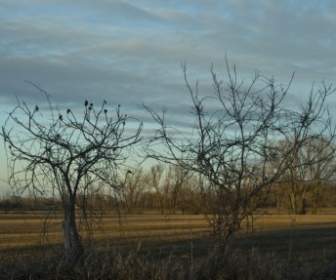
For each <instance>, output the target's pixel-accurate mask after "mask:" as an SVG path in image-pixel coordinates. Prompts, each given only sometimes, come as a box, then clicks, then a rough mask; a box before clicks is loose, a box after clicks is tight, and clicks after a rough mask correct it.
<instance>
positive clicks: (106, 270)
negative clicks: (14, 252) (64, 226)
mask: <svg viewBox="0 0 336 280" xmlns="http://www.w3.org/2000/svg"><path fill="white" fill-rule="evenodd" d="M59 260H60V258H59V256H53V257H47V258H43V257H37V258H34V259H33V260H32V259H31V258H26V259H21V260H20V259H19V258H13V261H8V259H7V260H4V259H3V260H2V262H1V263H2V265H0V279H60V280H61V279H88V280H89V279H125V280H128V279H131V280H138V279H148V280H152V279H153V280H154V279H157V280H170V279H171V280H173V279H174V280H175V279H176V280H179V279H190V280H191V279H228V280H231V279H236V280H240V279H246V280H272V279H274V280H277V279H279V280H280V279H298V280H299V279H300V280H303V279H316V280H318V279H336V274H334V272H336V271H335V270H333V268H334V267H333V266H330V263H329V262H328V259H327V258H321V261H320V263H319V264H314V265H313V264H310V263H307V262H304V261H301V260H300V259H299V258H296V259H295V258H288V259H285V260H284V259H281V258H279V257H277V256H276V255H275V254H260V253H259V252H258V251H257V250H254V249H253V250H249V251H241V250H233V249H229V250H226V251H222V250H220V249H218V248H216V247H213V248H212V249H211V250H209V252H208V254H207V255H206V256H203V257H196V256H195V255H194V254H193V253H192V250H191V251H190V253H186V254H184V255H174V254H173V253H170V254H168V256H167V255H166V256H165V257H158V256H155V255H153V254H151V253H148V254H146V253H144V252H141V250H137V249H135V250H132V251H129V252H127V253H125V252H122V251H110V252H100V251H97V250H95V249H92V250H88V251H87V253H86V254H85V256H83V258H82V260H81V262H80V263H79V264H78V265H77V266H76V267H68V266H67V265H66V263H64V262H62V261H59Z"/></svg>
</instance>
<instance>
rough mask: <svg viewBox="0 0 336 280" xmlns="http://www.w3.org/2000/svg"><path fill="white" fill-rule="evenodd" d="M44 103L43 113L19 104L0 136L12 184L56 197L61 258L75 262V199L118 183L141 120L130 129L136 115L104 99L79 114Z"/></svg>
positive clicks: (79, 248) (78, 244)
mask: <svg viewBox="0 0 336 280" xmlns="http://www.w3.org/2000/svg"><path fill="white" fill-rule="evenodd" d="M48 100H49V99H48ZM48 104H49V108H47V110H46V111H44V110H40V108H39V107H38V106H35V107H34V108H31V107H30V106H28V105H27V104H26V103H25V102H19V103H18V105H17V106H16V107H15V108H14V109H13V111H11V112H10V113H9V116H8V118H7V120H6V122H5V124H4V126H3V127H2V134H1V135H2V137H3V139H4V142H5V145H6V147H7V149H8V162H9V165H10V170H11V176H10V183H11V185H12V186H15V187H20V188H21V190H22V191H25V190H29V191H32V192H34V193H38V194H42V195H43V194H52V193H56V194H58V195H59V196H60V198H61V200H62V204H63V210H64V223H63V231H64V251H65V260H66V261H67V262H68V263H69V264H74V263H76V262H77V260H78V259H79V257H80V256H81V255H82V253H83V246H82V242H81V238H80V235H79V232H78V228H77V225H76V212H77V211H76V205H77V207H78V205H79V203H78V202H77V199H78V197H79V195H80V194H81V195H82V197H85V194H86V193H87V191H88V190H89V189H90V188H96V187H98V186H99V185H102V184H108V185H109V186H111V187H113V188H116V189H117V188H118V187H120V182H119V181H118V172H119V171H120V168H121V167H122V166H123V164H124V163H125V160H126V159H127V156H128V154H127V150H128V149H129V148H131V147H132V146H134V145H135V144H136V143H138V142H139V140H140V132H141V127H142V124H141V123H140V124H139V123H138V124H136V127H135V130H134V126H133V127H132V129H133V130H128V129H127V127H128V125H129V123H130V122H131V121H133V120H134V119H131V118H130V117H129V116H127V115H125V114H122V113H121V111H120V106H119V105H118V106H117V108H116V109H115V110H114V109H113V110H109V109H108V106H107V102H106V101H104V102H103V103H102V105H101V106H97V107H96V106H95V105H94V104H93V103H89V102H88V101H87V100H86V101H85V103H84V108H83V111H82V113H78V112H76V111H74V110H72V109H67V110H66V111H65V112H64V113H60V112H59V110H57V109H56V108H55V107H54V106H53V105H52V104H51V102H50V101H49V103H48ZM80 205H85V203H84V204H80Z"/></svg>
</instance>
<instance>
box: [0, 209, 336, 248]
mask: <svg viewBox="0 0 336 280" xmlns="http://www.w3.org/2000/svg"><path fill="white" fill-rule="evenodd" d="M90 226H91V230H90V231H87V229H86V226H85V223H84V222H82V223H81V222H80V227H81V234H82V236H83V238H84V239H86V238H89V237H91V238H93V239H94V240H111V241H115V242H122V241H129V240H162V239H164V240H177V241H178V240H185V239H193V238H198V237H200V236H202V235H206V234H207V233H208V232H210V228H209V226H208V223H207V220H206V218H205V217H204V216H202V215H159V214H138V215H124V216H122V217H121V218H119V217H118V216H117V215H113V214H106V215H104V216H102V217H100V218H96V219H94V220H92V221H91V222H90ZM61 230H62V219H61V214H54V215H52V216H49V217H48V219H46V215H45V214H43V213H38V212H36V213H31V212H30V213H28V212H23V213H10V214H0V249H9V248H22V247H27V246H39V245H42V244H44V245H48V244H58V243H61V242H62V232H61ZM90 232H91V233H92V234H89V233H90ZM327 233H329V234H327ZM239 235H240V237H241V240H244V239H246V240H247V239H248V240H249V242H248V244H255V246H258V247H262V248H264V247H265V246H266V247H268V248H270V247H272V248H276V249H277V248H278V247H281V246H282V247H283V245H281V244H282V243H281V242H280V241H281V240H283V241H286V242H285V243H286V244H287V245H286V246H287V247H286V249H288V246H290V245H288V244H289V243H288V242H289V240H294V239H295V238H296V239H300V236H305V237H306V238H303V239H307V238H308V239H309V238H311V241H312V242H315V241H316V242H317V243H316V244H320V243H318V239H319V238H320V239H321V240H320V241H322V239H323V240H324V241H326V242H329V241H330V240H329V241H328V240H325V239H328V238H329V239H332V238H333V236H334V235H335V236H336V213H335V212H333V211H332V212H331V211H329V212H328V211H326V212H325V213H324V214H319V215H297V216H292V215H287V214H263V215H256V216H255V217H254V232H253V233H251V232H249V233H247V228H246V225H245V224H243V225H242V230H241V232H240V234H239ZM262 236H264V237H262ZM265 236H268V238H266V239H265ZM272 236H273V237H274V240H272ZM262 240H266V241H264V242H261V241H262ZM267 240H271V241H270V242H268V243H267ZM277 240H278V241H277ZM279 240H280V241H279ZM324 241H323V242H324ZM305 242H309V240H305ZM329 243H330V242H329ZM242 244H244V242H242ZM296 244H297V242H295V245H296ZM325 245H326V247H328V245H327V244H325ZM316 246H317V247H321V244H320V245H314V244H312V246H309V247H310V248H314V247H316ZM282 247H281V248H282ZM282 249H284V248H282Z"/></svg>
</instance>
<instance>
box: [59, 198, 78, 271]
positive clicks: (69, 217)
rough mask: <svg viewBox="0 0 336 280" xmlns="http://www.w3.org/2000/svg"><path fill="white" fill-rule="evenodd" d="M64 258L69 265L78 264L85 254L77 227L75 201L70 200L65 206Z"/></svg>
mask: <svg viewBox="0 0 336 280" xmlns="http://www.w3.org/2000/svg"><path fill="white" fill-rule="evenodd" d="M63 230H64V257H65V261H66V262H67V263H68V264H69V265H74V264H76V263H77V261H78V260H79V258H80V257H81V255H82V254H83V246H82V242H81V239H80V235H79V233H78V229H77V225H76V209H75V200H74V199H73V198H70V199H68V201H66V202H65V205H64V224H63Z"/></svg>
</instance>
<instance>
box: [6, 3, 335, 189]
mask: <svg viewBox="0 0 336 280" xmlns="http://www.w3.org/2000/svg"><path fill="white" fill-rule="evenodd" d="M335 30H336V2H335V1H332V0H330V1H327V0H316V1H313V0H305V1H294V0H292V1H290V0H282V1H278V0H254V1H251V0H222V1H215V0H207V1H205V0H185V1H183V0H176V1H174V0H155V1H153V0H152V1H149V0H136V1H126V0H125V1H118V0H99V1H92V0H76V1H69V0H68V1H66V0H20V1H18V0H0V38H1V39H0V123H1V125H3V122H4V120H5V118H6V114H7V113H8V112H9V111H10V110H11V108H13V106H15V104H16V99H17V98H19V99H21V100H26V101H27V102H29V103H32V104H42V103H43V102H45V99H44V97H43V95H41V94H40V93H39V92H38V91H37V90H36V89H35V88H34V87H32V86H31V85H29V84H28V83H27V82H25V81H31V82H34V83H37V84H38V85H39V86H41V87H42V88H43V89H45V90H47V91H48V92H49V94H51V95H52V99H53V102H54V103H55V104H57V105H59V106H60V107H63V106H66V107H69V106H71V107H72V108H74V107H79V106H81V105H82V104H83V100H85V99H89V100H92V101H93V102H101V101H102V100H103V99H106V100H108V101H109V102H110V103H111V104H113V105H115V104H122V106H123V107H122V108H124V110H125V111H127V113H128V114H130V115H134V116H136V117H138V118H140V119H142V120H144V121H145V129H149V128H150V127H151V124H150V117H149V115H148V114H147V113H146V112H144V110H143V109H142V105H143V104H144V103H145V104H147V105H149V106H151V107H152V108H155V109H157V110H160V109H162V108H165V109H166V110H167V111H168V113H169V112H171V114H170V116H171V119H172V120H173V121H174V122H175V123H176V124H179V125H181V126H186V125H187V124H188V121H187V120H188V116H187V114H188V109H186V108H188V104H189V103H188V102H189V99H188V94H187V91H186V89H185V86H184V81H183V75H182V71H181V63H186V64H187V65H188V75H189V77H190V80H191V81H192V82H194V81H195V80H199V81H200V83H201V84H202V86H204V87H203V89H204V90H206V91H207V92H205V93H204V94H206V95H207V94H211V92H210V91H211V90H210V89H211V87H210V84H211V83H210V82H211V80H210V74H209V69H210V65H211V64H212V63H213V64H214V65H215V69H216V71H217V72H218V75H219V76H220V77H221V76H223V79H225V58H226V57H228V59H229V61H230V63H234V64H236V65H237V67H238V69H239V72H240V73H241V75H242V77H244V78H248V77H250V76H251V77H252V76H253V73H254V72H255V71H259V72H261V73H263V74H264V75H267V76H269V77H275V79H276V80H277V81H278V82H279V83H286V82H288V80H289V78H290V76H291V73H293V72H295V81H294V84H293V89H292V92H293V95H292V97H291V98H293V100H295V102H299V100H300V98H304V96H306V94H307V93H308V91H309V88H310V87H311V85H312V83H319V82H321V81H324V80H325V81H328V82H334V81H335V74H336V48H335V46H336V44H335V43H336V38H335V37H336V32H335ZM6 174H7V171H6V160H5V155H4V151H3V145H1V146H0V186H1V184H2V183H3V184H5V183H4V182H5V181H6Z"/></svg>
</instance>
